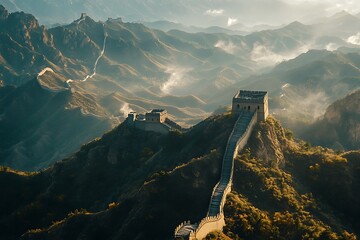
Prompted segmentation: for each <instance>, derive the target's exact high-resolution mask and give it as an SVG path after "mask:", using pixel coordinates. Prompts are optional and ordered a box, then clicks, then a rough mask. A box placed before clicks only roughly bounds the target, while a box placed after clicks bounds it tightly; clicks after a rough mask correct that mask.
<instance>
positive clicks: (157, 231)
mask: <svg viewBox="0 0 360 240" xmlns="http://www.w3.org/2000/svg"><path fill="white" fill-rule="evenodd" d="M233 124H234V119H232V118H230V116H229V115H228V114H225V115H222V116H215V117H211V118H209V119H207V120H205V121H204V122H202V123H200V124H199V125H197V126H195V127H194V128H192V129H191V130H190V131H189V132H188V133H186V134H180V135H179V134H175V133H174V134H171V135H169V136H161V135H158V134H156V133H151V132H142V131H139V130H136V129H129V128H127V127H126V126H125V125H120V126H119V127H118V128H116V129H115V130H113V131H112V132H110V133H108V134H106V135H105V136H104V137H103V138H102V139H100V140H98V141H94V142H92V143H90V144H88V145H86V146H84V147H83V148H82V149H81V150H80V151H79V152H78V153H77V154H75V155H74V156H72V157H70V158H68V159H66V160H64V161H63V162H60V163H57V164H56V165H55V166H54V167H53V168H50V169H48V170H46V171H43V172H40V173H34V174H31V175H29V174H26V173H16V172H12V171H11V170H10V169H3V170H2V171H1V172H0V177H1V178H2V179H3V180H2V181H1V182H2V183H4V186H3V187H4V191H5V192H7V193H9V194H6V195H5V197H4V198H2V200H1V201H2V204H1V206H4V207H2V208H1V212H2V213H3V214H2V216H3V217H2V221H1V225H0V226H1V228H2V231H1V233H2V234H3V238H4V239H13V237H14V236H18V235H19V234H22V233H24V232H25V231H26V230H28V229H33V230H31V231H28V232H27V233H26V234H25V235H23V236H22V239H54V238H66V239H76V238H78V237H80V236H82V237H86V238H87V239H98V238H102V239H171V238H172V234H173V231H174V228H175V227H176V226H177V224H179V222H181V221H182V220H184V219H185V218H186V217H188V218H189V217H190V220H192V221H198V220H200V218H201V216H203V215H204V213H205V212H206V211H207V207H208V200H209V196H210V195H211V191H212V187H213V186H214V185H215V184H216V182H217V180H218V178H219V174H220V163H221V160H222V155H223V151H224V147H225V145H226V142H227V137H228V136H229V134H230V131H231V129H232V125H233ZM130 136H131V138H130ZM125 139H127V140H125ZM140 139H141V141H139V140H140ZM212 149H213V150H212ZM139 150H140V151H139ZM174 152H176V153H177V154H176V155H174ZM358 155H359V153H358V152H350V153H344V154H340V155H337V154H335V153H334V152H332V151H331V150H327V149H323V148H318V147H317V148H309V147H308V146H307V145H305V144H303V143H302V142H300V143H298V142H295V141H294V140H293V138H292V135H291V133H290V132H288V131H286V130H284V129H283V128H282V127H281V125H280V124H279V123H278V122H276V121H275V120H273V119H271V118H270V119H269V120H267V121H266V123H260V125H259V126H258V127H257V128H256V129H255V130H254V132H253V134H252V137H251V139H250V142H249V145H248V149H247V150H244V151H243V154H242V155H241V156H240V157H239V158H238V159H237V160H236V169H235V172H234V191H233V193H232V194H231V195H230V197H229V198H228V200H227V203H226V206H225V216H226V223H227V226H226V228H225V229H224V233H225V234H226V235H227V236H228V237H230V238H232V239H234V238H236V237H246V238H249V239H258V237H260V239H268V238H274V239H283V238H286V239H298V237H304V236H309V237H313V238H314V239H322V238H324V237H327V238H328V239H352V238H351V237H352V236H353V237H354V236H355V235H351V233H352V232H353V231H354V229H358V228H357V226H358V224H359V223H358V221H357V219H356V216H357V215H358V213H359V212H358V211H359V209H357V208H356V206H358V205H359V204H358V199H359V198H358V197H357V193H356V192H357V191H356V189H357V188H358V184H359V177H360V176H359V173H358V172H357V171H356V169H357V166H359V161H357V157H356V156H358ZM330 176H337V177H330ZM330 178H331V179H332V180H330ZM349 178H352V179H354V181H352V182H348V181H347V179H349ZM8 181H12V182H13V185H12V186H15V185H16V187H5V186H7V185H6V182H8ZM70 182H71V183H72V184H68V183H70ZM14 184H15V185H14ZM29 184H30V185H34V186H33V189H34V190H33V191H31V192H25V193H24V194H25V195H24V197H23V198H21V199H18V201H10V199H12V196H16V195H17V194H18V193H19V192H18V191H22V189H24V188H26V186H28V185H29ZM343 186H346V187H345V188H344V187H343ZM5 206H6V209H5ZM55 206H56V207H55ZM75 209H78V210H75ZM350 209H351V211H350ZM70 211H71V213H69V212H70ZM15 212H16V213H17V214H14V213H15ZM289 218H290V219H293V220H292V221H289ZM51 222H53V224H52V225H51V227H49V228H48V226H49V225H50V224H51ZM17 224H18V226H22V229H20V228H18V227H15V226H16V225H17ZM345 231H346V232H345ZM357 234H358V233H357ZM214 236H215V235H214V234H210V235H209V237H210V238H211V237H214ZM336 236H338V238H336ZM215 239H216V238H215ZM218 239H219V238H218Z"/></svg>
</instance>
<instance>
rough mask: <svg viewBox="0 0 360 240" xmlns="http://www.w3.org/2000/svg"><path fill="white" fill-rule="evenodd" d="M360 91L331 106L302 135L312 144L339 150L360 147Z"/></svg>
mask: <svg viewBox="0 0 360 240" xmlns="http://www.w3.org/2000/svg"><path fill="white" fill-rule="evenodd" d="M359 101H360V91H359V90H358V91H355V92H353V93H351V94H349V95H348V96H346V97H345V98H343V99H340V100H338V101H336V102H334V103H333V104H331V105H330V106H329V107H328V108H327V109H326V112H325V114H324V115H323V116H322V117H321V119H319V120H318V121H316V122H315V123H313V124H312V125H311V126H309V127H308V129H307V130H306V131H305V132H304V133H303V134H302V137H303V138H304V139H306V140H308V141H310V142H311V143H312V144H316V145H322V146H325V147H331V148H334V149H337V150H344V149H347V150H349V149H358V148H359V147H360V139H359V134H360V132H359V130H360V116H359V114H360V109H359Z"/></svg>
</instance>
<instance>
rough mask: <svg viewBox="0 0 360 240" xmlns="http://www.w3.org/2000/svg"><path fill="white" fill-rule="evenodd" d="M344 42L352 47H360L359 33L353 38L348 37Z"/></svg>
mask: <svg viewBox="0 0 360 240" xmlns="http://www.w3.org/2000/svg"><path fill="white" fill-rule="evenodd" d="M346 41H347V42H348V43H351V44H354V45H360V32H358V33H357V34H355V35H353V36H350V37H349V38H348V39H347V40H346Z"/></svg>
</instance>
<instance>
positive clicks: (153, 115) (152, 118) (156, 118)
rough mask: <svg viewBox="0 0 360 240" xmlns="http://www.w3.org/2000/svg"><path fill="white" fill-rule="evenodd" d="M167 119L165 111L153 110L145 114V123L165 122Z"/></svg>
mask: <svg viewBox="0 0 360 240" xmlns="http://www.w3.org/2000/svg"><path fill="white" fill-rule="evenodd" d="M166 118H167V111H166V110H165V109H153V110H152V111H151V112H148V113H146V114H145V119H146V121H147V122H160V123H163V122H165V120H166Z"/></svg>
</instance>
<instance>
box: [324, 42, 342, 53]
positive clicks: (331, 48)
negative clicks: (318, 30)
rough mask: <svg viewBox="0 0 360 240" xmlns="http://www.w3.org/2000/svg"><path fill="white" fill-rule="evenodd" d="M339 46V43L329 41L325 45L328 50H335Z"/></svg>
mask: <svg viewBox="0 0 360 240" xmlns="http://www.w3.org/2000/svg"><path fill="white" fill-rule="evenodd" d="M338 48H339V45H337V44H336V43H329V44H327V45H326V46H325V49H326V50H328V51H331V52H332V51H335V50H337V49H338Z"/></svg>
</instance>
